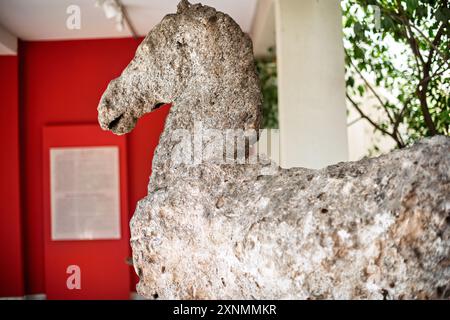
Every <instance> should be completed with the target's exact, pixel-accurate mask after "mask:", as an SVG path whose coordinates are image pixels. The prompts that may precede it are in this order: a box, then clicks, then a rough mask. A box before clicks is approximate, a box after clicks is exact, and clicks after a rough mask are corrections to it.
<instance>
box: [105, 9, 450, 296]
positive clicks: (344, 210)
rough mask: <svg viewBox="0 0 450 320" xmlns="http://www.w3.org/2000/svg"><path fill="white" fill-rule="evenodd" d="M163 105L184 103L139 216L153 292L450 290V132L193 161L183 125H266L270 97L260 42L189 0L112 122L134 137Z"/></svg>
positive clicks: (146, 287) (143, 284)
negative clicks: (316, 153)
mask: <svg viewBox="0 0 450 320" xmlns="http://www.w3.org/2000/svg"><path fill="white" fill-rule="evenodd" d="M160 102H172V103H173V106H172V108H171V110H170V114H169V116H168V118H167V120H166V124H165V129H164V132H163V134H162V136H161V138H160V144H159V146H158V148H157V150H156V153H155V156H154V160H153V173H152V176H151V178H150V183H149V188H148V191H149V194H148V196H147V197H146V198H144V199H142V200H141V201H140V202H139V203H138V205H137V209H136V212H135V215H134V217H133V219H132V221H131V245H132V248H133V263H134V266H135V269H136V272H137V273H138V274H139V277H140V282H139V284H138V287H137V289H138V292H139V293H141V294H142V295H144V296H146V297H149V298H151V297H154V298H155V297H159V298H168V299H175V298H187V299H217V298H225V299H237V298H256V299H261V298H274V299H279V298H283V299H284V298H294V299H306V298H312V299H332V298H342V299H354V298H357V299H360V298H363V299H366V298H368V299H382V298H389V299H401V298H448V297H449V296H450V285H449V284H450V138H449V137H442V136H440V137H434V138H431V139H426V140H423V141H421V142H420V143H417V144H416V145H414V146H413V147H411V148H409V149H405V150H401V151H395V152H392V153H390V154H388V155H385V156H382V157H379V158H374V159H364V160H361V161H359V162H349V163H340V164H337V165H334V166H330V167H327V168H324V169H322V170H308V169H303V168H295V169H289V170H284V169H280V168H278V167H275V168H274V167H273V164H271V163H269V162H264V161H262V162H260V163H258V164H243V165H240V164H220V163H219V164H217V163H212V162H211V161H208V160H210V159H209V158H208V159H206V160H205V161H202V162H201V163H199V164H198V163H194V164H184V163H181V164H180V162H179V161H178V160H179V159H178V158H177V157H178V156H177V155H175V151H174V150H175V149H176V146H177V144H178V143H179V137H175V136H174V132H176V131H177V129H180V128H183V129H187V130H189V132H192V131H193V130H195V122H196V121H201V123H202V125H203V127H204V128H216V129H228V128H233V129H237V128H240V129H248V128H257V127H258V125H259V108H260V104H261V96H260V90H259V87H258V80H257V76H256V73H255V69H254V63H253V55H252V46H251V41H250V39H249V38H248V37H247V36H246V35H245V34H244V33H242V31H241V30H240V28H239V27H238V25H237V24H236V23H235V22H234V21H233V20H232V19H231V18H230V17H229V16H227V15H226V14H223V13H221V12H216V11H215V10H214V9H213V8H210V7H207V6H201V5H190V4H189V3H187V1H182V2H181V3H180V5H179V8H178V12H177V14H172V15H168V16H166V17H165V18H164V19H163V20H162V22H161V23H160V24H159V25H158V26H156V27H155V28H154V29H153V30H152V31H151V32H150V33H149V34H148V36H147V37H146V38H145V40H144V41H143V42H142V44H141V45H140V47H139V49H138V50H137V52H136V56H135V58H134V59H133V61H131V63H130V65H129V66H128V67H127V68H126V69H125V70H124V72H123V74H122V75H121V77H119V78H118V79H116V80H113V81H112V82H111V84H110V85H109V87H108V89H107V90H106V92H105V94H104V95H103V97H102V100H101V102H100V104H99V107H98V111H99V122H100V124H101V126H102V128H104V129H110V130H112V131H113V132H115V133H118V134H122V133H125V132H128V131H129V130H131V129H132V128H133V127H134V125H135V122H136V119H138V118H139V117H140V116H142V115H143V114H144V113H146V112H149V111H151V110H152V109H154V108H155V107H156V106H157V104H158V103H160ZM211 143H212V142H211V141H209V140H206V141H203V145H202V146H203V147H207V146H208V144H211ZM300 147H301V146H300ZM268 169H274V170H268ZM269 171H271V174H266V173H267V172H269Z"/></svg>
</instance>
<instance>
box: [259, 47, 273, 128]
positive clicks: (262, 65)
mask: <svg viewBox="0 0 450 320" xmlns="http://www.w3.org/2000/svg"><path fill="white" fill-rule="evenodd" d="M256 70H257V71H258V75H259V80H260V84H261V91H262V95H263V105H262V110H261V112H262V123H261V128H265V129H276V128H278V87H277V63H276V59H275V54H274V48H270V49H269V50H268V54H267V56H266V57H264V58H259V59H256Z"/></svg>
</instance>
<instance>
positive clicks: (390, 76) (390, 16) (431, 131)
mask: <svg viewBox="0 0 450 320" xmlns="http://www.w3.org/2000/svg"><path fill="white" fill-rule="evenodd" d="M342 8H343V15H344V19H343V23H344V35H345V37H344V45H345V51H346V85H347V98H348V100H349V101H350V103H351V105H352V106H353V107H354V108H355V109H356V110H357V112H358V113H359V115H360V116H361V118H363V119H365V120H367V121H368V122H369V123H370V124H371V125H372V126H373V127H374V130H376V131H379V132H381V133H382V134H384V135H387V136H389V137H391V138H392V139H393V140H394V141H395V142H396V144H397V146H398V147H399V148H402V147H405V146H407V145H409V144H411V143H412V142H414V141H415V140H417V139H418V138H420V137H424V136H432V135H436V134H445V135H448V134H449V132H450V98H449V92H450V71H449V70H450V61H449V57H450V52H449V51H450V43H449V39H450V29H449V20H450V9H449V3H448V0H436V1H435V0H407V1H400V0H344V1H342ZM368 96H372V97H375V100H376V101H377V105H376V108H378V109H379V110H381V112H382V113H383V115H384V116H383V117H382V118H381V119H380V118H371V115H370V114H369V113H368V112H367V110H366V108H367V106H365V105H363V104H362V103H361V101H364V100H366V101H367V99H365V98H367V97H368Z"/></svg>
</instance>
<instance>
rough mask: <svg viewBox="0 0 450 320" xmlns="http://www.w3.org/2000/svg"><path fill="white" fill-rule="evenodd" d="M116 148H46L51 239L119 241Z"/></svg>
mask: <svg viewBox="0 0 450 320" xmlns="http://www.w3.org/2000/svg"><path fill="white" fill-rule="evenodd" d="M119 175H120V173H119V148H118V147H116V146H103V147H82V148H81V147H78V148H77V147H72V148H50V199H51V237H52V240H96V239H120V190H119V186H120V178H119Z"/></svg>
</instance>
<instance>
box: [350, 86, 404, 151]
mask: <svg viewBox="0 0 450 320" xmlns="http://www.w3.org/2000/svg"><path fill="white" fill-rule="evenodd" d="M346 96H347V99H348V100H349V101H350V103H351V104H352V105H353V107H355V109H356V111H358V113H359V115H360V116H361V118H363V119H366V120H367V121H368V122H369V123H370V124H371V125H372V126H373V127H374V128H375V129H376V130H378V131H380V132H382V133H384V134H386V135H388V136H390V137H391V138H392V139H394V141H395V142H396V143H397V146H398V147H399V148H403V147H405V145H404V144H403V142H402V141H401V140H400V139H399V138H398V137H397V135H396V134H393V133H391V132H389V131H387V130H385V129H383V128H382V127H380V126H379V125H378V124H377V123H376V122H374V121H373V120H372V119H370V117H368V116H367V115H366V114H365V113H364V112H363V111H362V110H361V108H360V107H359V106H358V104H357V103H356V102H355V101H354V100H353V99H352V98H351V97H350V96H349V94H348V93H346Z"/></svg>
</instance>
